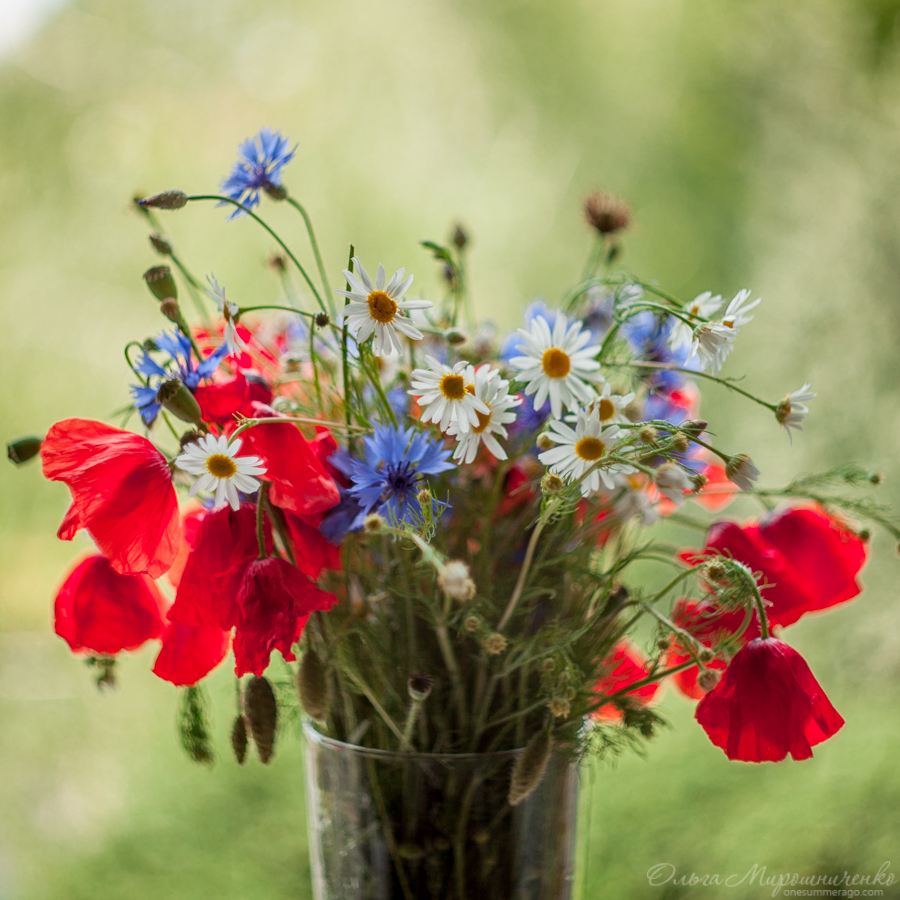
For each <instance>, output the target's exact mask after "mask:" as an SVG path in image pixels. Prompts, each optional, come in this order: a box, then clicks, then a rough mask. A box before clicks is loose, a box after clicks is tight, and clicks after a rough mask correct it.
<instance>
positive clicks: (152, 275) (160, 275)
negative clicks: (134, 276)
mask: <svg viewBox="0 0 900 900" xmlns="http://www.w3.org/2000/svg"><path fill="white" fill-rule="evenodd" d="M144 281H145V282H147V287H148V288H150V292H151V293H152V294H153V296H154V297H156V299H157V300H165V299H166V298H167V297H174V298H175V299H176V300H177V299H178V288H177V287H176V286H175V279H174V278H173V277H172V270H171V269H170V268H169V267H168V266H154V267H153V268H152V269H147V271H146V272H144Z"/></svg>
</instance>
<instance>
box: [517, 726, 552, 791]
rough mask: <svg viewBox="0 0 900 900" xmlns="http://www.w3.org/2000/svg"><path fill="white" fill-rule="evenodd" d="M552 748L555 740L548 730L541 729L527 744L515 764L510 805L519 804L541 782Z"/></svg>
mask: <svg viewBox="0 0 900 900" xmlns="http://www.w3.org/2000/svg"><path fill="white" fill-rule="evenodd" d="M552 750H553V741H552V739H551V737H550V734H549V733H548V732H546V731H539V732H538V733H537V734H536V735H535V736H534V737H533V738H532V739H531V740H530V741H529V742H528V743H527V744H526V746H525V749H524V750H523V751H522V755H521V756H520V757H519V758H518V759H517V760H516V764H515V765H514V766H513V770H512V778H511V779H510V784H509V795H508V797H507V800H508V801H509V805H510V806H518V805H519V804H520V803H521V802H522V801H523V800H524V799H525V798H526V797H527V796H528V795H529V794H531V793H532V792H533V791H534V790H535V788H537V786H538V785H539V784H540V783H541V781H542V780H543V778H544V772H546V771H547V763H549V762H550V753H551V751H552Z"/></svg>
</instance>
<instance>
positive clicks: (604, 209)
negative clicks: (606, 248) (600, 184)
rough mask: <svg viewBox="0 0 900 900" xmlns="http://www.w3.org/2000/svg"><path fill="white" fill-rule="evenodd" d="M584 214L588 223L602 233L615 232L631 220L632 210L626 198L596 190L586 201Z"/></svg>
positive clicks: (623, 227)
mask: <svg viewBox="0 0 900 900" xmlns="http://www.w3.org/2000/svg"><path fill="white" fill-rule="evenodd" d="M584 216H585V219H587V223H588V225H590V226H591V227H592V228H595V229H596V230H597V231H598V232H600V234H603V235H606V234H615V233H616V232H617V231H622V230H623V229H625V228H627V227H628V225H629V223H630V222H631V210H630V209H629V208H628V204H627V203H625V201H624V200H620V199H619V198H618V197H616V196H615V195H614V194H608V193H605V192H603V191H594V193H593V194H589V195H588V197H587V198H586V199H585V201H584Z"/></svg>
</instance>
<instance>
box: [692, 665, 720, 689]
mask: <svg viewBox="0 0 900 900" xmlns="http://www.w3.org/2000/svg"><path fill="white" fill-rule="evenodd" d="M721 678H722V676H721V675H720V674H719V673H718V672H717V671H716V670H715V669H704V670H703V671H702V672H701V673H700V674H699V675H698V676H697V687H699V688H700V690H701V691H703V693H704V694H708V693H709V692H710V691H711V690H714V689H715V687H716V685H717V684H718V683H719V681H720V680H721Z"/></svg>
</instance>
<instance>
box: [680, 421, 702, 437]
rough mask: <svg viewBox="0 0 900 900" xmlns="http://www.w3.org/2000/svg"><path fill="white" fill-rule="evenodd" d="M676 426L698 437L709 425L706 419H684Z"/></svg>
mask: <svg viewBox="0 0 900 900" xmlns="http://www.w3.org/2000/svg"><path fill="white" fill-rule="evenodd" d="M678 427H679V428H680V429H681V430H682V431H683V432H684V433H685V434H689V435H690V436H691V437H700V435H701V434H703V432H704V431H706V429H707V428H708V427H709V422H707V421H706V419H686V420H685V421H684V422H682V423H681V424H680V425H679V426H678Z"/></svg>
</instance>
